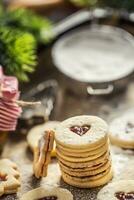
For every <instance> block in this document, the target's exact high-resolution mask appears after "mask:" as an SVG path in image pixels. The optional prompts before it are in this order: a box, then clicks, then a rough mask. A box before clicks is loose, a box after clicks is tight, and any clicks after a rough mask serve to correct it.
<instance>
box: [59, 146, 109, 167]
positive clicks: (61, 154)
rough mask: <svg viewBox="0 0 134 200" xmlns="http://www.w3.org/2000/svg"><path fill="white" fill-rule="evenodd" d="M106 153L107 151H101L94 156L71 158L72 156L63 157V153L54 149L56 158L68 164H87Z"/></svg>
mask: <svg viewBox="0 0 134 200" xmlns="http://www.w3.org/2000/svg"><path fill="white" fill-rule="evenodd" d="M106 152H107V149H105V148H104V149H103V150H102V151H101V152H100V153H99V154H95V155H88V156H87V157H80V156H79V157H73V156H67V155H64V153H63V151H60V150H59V149H56V154H57V156H58V157H60V158H61V159H64V160H66V161H69V162H76V164H77V162H78V163H79V162H87V161H92V160H94V159H96V158H98V157H100V156H102V155H103V154H104V153H106Z"/></svg>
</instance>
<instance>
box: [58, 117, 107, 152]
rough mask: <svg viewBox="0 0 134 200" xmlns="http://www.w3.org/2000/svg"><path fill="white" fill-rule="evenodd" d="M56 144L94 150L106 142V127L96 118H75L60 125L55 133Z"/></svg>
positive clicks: (103, 122)
mask: <svg viewBox="0 0 134 200" xmlns="http://www.w3.org/2000/svg"><path fill="white" fill-rule="evenodd" d="M55 133H56V134H55V140H56V142H57V144H59V145H62V146H64V147H67V148H69V147H70V148H72V149H73V148H74V149H87V148H89V149H88V150H90V148H96V146H97V145H100V144H102V143H104V142H105V141H106V138H107V133H108V126H107V124H106V123H105V121H103V120H102V119H100V118H99V117H96V116H86V115H83V116H76V117H72V118H69V119H67V120H65V121H63V122H61V123H60V125H58V126H57V128H56V131H55Z"/></svg>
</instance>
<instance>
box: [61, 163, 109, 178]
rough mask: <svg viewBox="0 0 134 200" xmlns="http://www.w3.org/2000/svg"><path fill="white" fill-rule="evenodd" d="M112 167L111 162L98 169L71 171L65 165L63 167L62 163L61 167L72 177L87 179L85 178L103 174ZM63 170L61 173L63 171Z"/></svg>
mask: <svg viewBox="0 0 134 200" xmlns="http://www.w3.org/2000/svg"><path fill="white" fill-rule="evenodd" d="M110 165H111V161H110V160H109V161H108V162H106V163H105V164H103V165H102V166H100V167H99V168H97V169H90V168H86V170H83V169H79V170H78V169H76V170H77V171H76V170H75V169H71V168H69V167H66V166H65V165H63V164H62V163H61V162H60V167H61V168H62V170H63V172H65V173H67V174H69V175H70V176H77V177H85V176H92V175H96V174H99V173H102V172H103V171H105V170H107V169H108V168H109V167H110ZM62 170H61V171H62Z"/></svg>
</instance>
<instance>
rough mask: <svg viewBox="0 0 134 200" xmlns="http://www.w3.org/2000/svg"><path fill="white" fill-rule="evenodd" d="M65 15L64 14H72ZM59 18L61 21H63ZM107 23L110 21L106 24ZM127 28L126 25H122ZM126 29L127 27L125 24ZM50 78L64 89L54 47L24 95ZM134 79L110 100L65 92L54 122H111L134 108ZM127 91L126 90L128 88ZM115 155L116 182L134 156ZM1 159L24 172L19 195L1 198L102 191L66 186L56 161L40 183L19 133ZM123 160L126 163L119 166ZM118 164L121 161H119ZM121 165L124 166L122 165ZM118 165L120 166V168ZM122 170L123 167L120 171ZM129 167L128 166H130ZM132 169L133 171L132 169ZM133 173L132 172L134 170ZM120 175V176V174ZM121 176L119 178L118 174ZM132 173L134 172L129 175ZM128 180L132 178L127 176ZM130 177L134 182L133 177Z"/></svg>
mask: <svg viewBox="0 0 134 200" xmlns="http://www.w3.org/2000/svg"><path fill="white" fill-rule="evenodd" d="M69 12H70V11H67V13H63V12H62V17H63V15H67V14H69ZM55 15H56V14H55ZM62 17H61V16H60V18H62ZM106 23H107V22H106ZM121 26H124V24H121ZM125 27H126V25H125ZM127 29H129V30H131V31H133V27H132V26H130V25H127ZM49 78H55V79H57V80H58V81H59V83H60V86H62V84H61V81H60V76H59V73H58V71H57V70H56V69H55V68H54V66H53V64H52V60H51V47H48V48H45V49H44V50H42V51H41V53H40V59H39V66H38V69H37V71H36V72H35V73H34V74H33V75H32V76H31V82H30V84H27V85H23V86H22V89H23V90H22V92H25V91H26V90H27V89H28V88H31V87H33V85H36V84H37V83H39V82H40V81H43V80H47V79H49ZM133 80H134V79H133V78H132V79H131V80H130V82H129V84H128V85H127V86H124V91H123V92H121V93H117V94H114V95H110V96H107V97H91V96H87V97H81V96H76V95H74V94H73V93H71V92H70V91H63V90H62V101H61V105H60V110H59V112H58V115H53V118H52V119H53V120H64V119H66V118H68V117H71V116H74V115H80V114H91V115H97V116H100V117H102V118H104V119H105V120H106V121H107V122H108V123H109V121H110V120H111V119H112V118H114V117H116V116H118V115H119V114H120V113H122V112H124V111H126V110H127V109H130V108H134V81H133ZM125 88H126V89H125ZM112 152H113V153H112V154H113V166H114V168H115V176H114V179H113V180H115V179H118V178H119V177H120V178H122V177H123V174H121V170H119V169H120V168H121V169H122V170H123V169H124V168H125V166H128V165H127V163H128V162H130V165H129V167H130V166H131V167H130V168H132V164H131V162H132V161H134V153H133V152H131V151H123V150H121V149H118V148H117V149H116V148H114V147H112ZM2 157H4V158H10V159H11V160H13V161H15V162H16V163H17V164H18V166H19V169H20V172H21V183H22V184H21V188H20V190H19V192H18V194H17V195H8V196H5V197H4V196H3V197H1V198H0V199H3V200H12V199H19V198H20V197H21V196H22V194H23V193H25V192H27V191H29V190H31V189H32V188H36V187H38V186H40V185H43V186H45V184H50V185H52V184H54V185H60V186H61V187H64V188H68V189H69V190H70V191H72V193H73V194H74V200H89V199H92V200H95V199H96V195H97V192H98V190H99V189H95V190H90V189H85V190H84V189H77V188H74V187H71V186H69V185H67V184H65V183H64V182H63V181H62V180H61V177H60V170H59V167H58V164H57V162H56V159H54V160H53V161H52V163H51V165H50V166H49V172H48V177H47V178H43V179H42V180H37V179H36V178H35V177H34V176H33V172H32V160H33V156H32V153H31V152H30V150H29V148H28V145H27V142H26V136H25V135H22V134H20V133H19V132H17V133H11V134H10V135H9V138H8V140H7V143H6V145H5V148H4V150H3V153H2ZM120 159H122V160H123V161H122V162H121V163H120ZM118 161H119V162H118ZM119 163H120V164H121V166H120V165H119ZM118 165H119V166H118ZM119 167H120V168H119ZM127 168H128V167H127ZM130 170H131V169H130ZM132 171H133V170H132ZM119 172H120V173H119ZM119 174H120V175H119ZM130 174H131V173H130ZM127 178H129V176H128V177H127ZM130 178H133V179H134V174H133V177H132V176H131V177H130Z"/></svg>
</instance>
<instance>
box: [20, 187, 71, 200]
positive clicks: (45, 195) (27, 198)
mask: <svg viewBox="0 0 134 200" xmlns="http://www.w3.org/2000/svg"><path fill="white" fill-rule="evenodd" d="M63 199H64V200H73V195H72V194H71V192H69V191H68V190H67V189H62V188H59V187H50V186H45V187H39V188H36V189H33V190H31V191H29V192H27V193H25V194H24V195H23V196H22V198H21V199H20V200H63Z"/></svg>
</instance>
